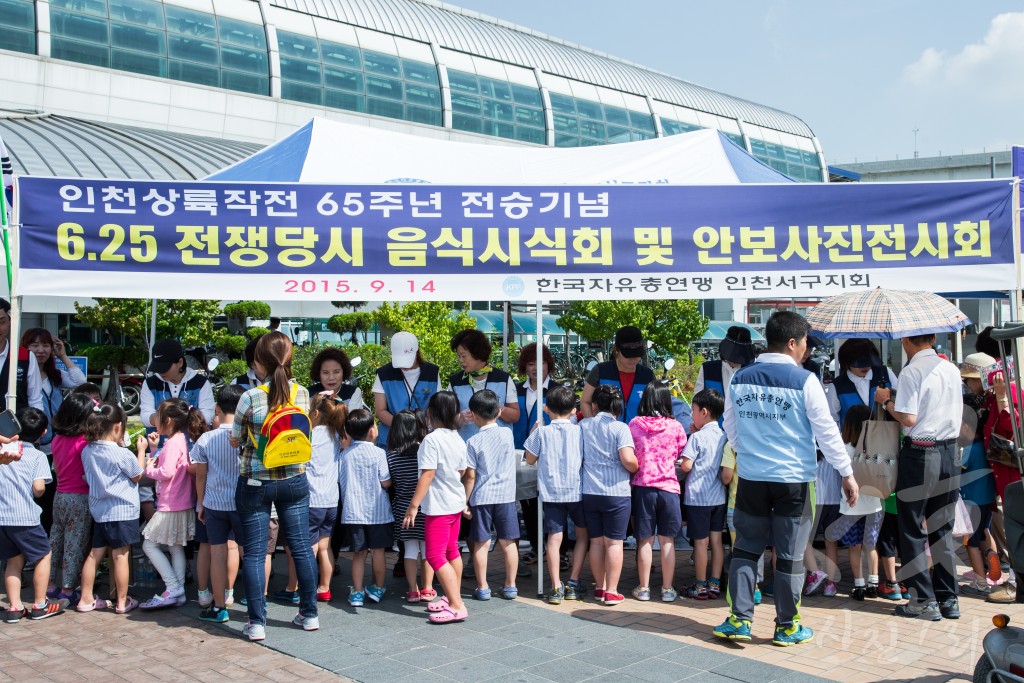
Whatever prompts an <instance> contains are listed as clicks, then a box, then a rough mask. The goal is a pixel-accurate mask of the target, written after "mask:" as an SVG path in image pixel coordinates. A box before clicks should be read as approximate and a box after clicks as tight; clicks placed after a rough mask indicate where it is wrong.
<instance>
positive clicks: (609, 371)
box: [597, 360, 654, 424]
mask: <svg viewBox="0 0 1024 683" xmlns="http://www.w3.org/2000/svg"><path fill="white" fill-rule="evenodd" d="M597 372H598V377H599V378H600V381H601V384H611V385H612V386H616V387H618V388H619V392H620V393H622V394H623V396H622V402H623V405H624V407H623V410H622V415H619V421H620V422H625V423H626V424H629V421H630V420H632V419H633V418H634V417H636V411H637V409H639V408H640V397H641V396H643V395H644V389H646V388H647V385H648V384H650V383H651V382H653V381H654V373H653V372H652V371H651V369H650V368H649V367H647V366H646V365H638V366H636V374H635V375H634V376H633V390H632V391H631V392H630V394H629V396H626V395H625V392H624V391H622V384H621V383H620V382H619V367H618V366H617V365H616V364H615V361H613V360H609V361H605V362H604V363H600V364H598V366H597Z"/></svg>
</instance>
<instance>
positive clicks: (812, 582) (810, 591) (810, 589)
mask: <svg viewBox="0 0 1024 683" xmlns="http://www.w3.org/2000/svg"><path fill="white" fill-rule="evenodd" d="M826 579H828V574H826V573H825V572H823V571H821V570H820V569H819V570H818V571H816V572H811V573H810V574H808V575H807V579H806V580H805V581H804V595H814V592H815V591H816V590H818V589H819V588H821V584H823V583H825V580H826Z"/></svg>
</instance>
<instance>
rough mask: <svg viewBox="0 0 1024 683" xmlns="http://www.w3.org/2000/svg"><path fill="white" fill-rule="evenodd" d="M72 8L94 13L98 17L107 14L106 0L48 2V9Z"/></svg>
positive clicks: (56, 0) (60, 0)
mask: <svg viewBox="0 0 1024 683" xmlns="http://www.w3.org/2000/svg"><path fill="white" fill-rule="evenodd" d="M61 8H63V9H72V10H75V11H76V12H82V13H84V14H95V15H96V16H99V17H106V16H107V0H53V2H51V3H50V11H51V12H52V11H53V10H54V9H61Z"/></svg>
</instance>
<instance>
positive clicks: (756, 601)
mask: <svg viewBox="0 0 1024 683" xmlns="http://www.w3.org/2000/svg"><path fill="white" fill-rule="evenodd" d="M762 599H763V598H762V596H761V589H760V587H755V588H754V604H755V605H760V604H761V600H762Z"/></svg>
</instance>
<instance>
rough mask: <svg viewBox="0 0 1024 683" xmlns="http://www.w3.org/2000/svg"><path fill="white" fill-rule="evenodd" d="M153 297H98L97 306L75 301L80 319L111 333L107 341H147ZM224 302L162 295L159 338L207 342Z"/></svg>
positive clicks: (182, 341)
mask: <svg viewBox="0 0 1024 683" xmlns="http://www.w3.org/2000/svg"><path fill="white" fill-rule="evenodd" d="M151 306H152V302H151V300H150V299H96V305H95V306H83V305H81V304H79V303H78V302H77V301H76V302H75V310H76V311H78V319H79V320H81V321H82V322H84V323H85V324H86V325H88V326H89V327H91V328H93V329H94V330H98V331H99V332H102V333H104V334H105V335H109V338H108V339H106V340H105V341H106V342H107V343H111V342H116V341H117V339H118V337H121V336H123V337H125V338H127V339H128V340H129V341H132V342H135V343H140V344H141V343H144V341H145V339H146V338H147V336H148V334H149V314H150V310H151ZM219 313H220V302H218V301H209V300H198V301H197V300H192V299H161V300H159V301H158V302H157V313H156V337H157V339H167V338H175V339H178V340H180V341H181V343H182V344H184V345H185V346H195V345H199V344H205V343H207V342H208V341H211V340H212V339H213V338H214V331H213V319H214V318H215V317H216V316H217V315H218V314H219Z"/></svg>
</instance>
